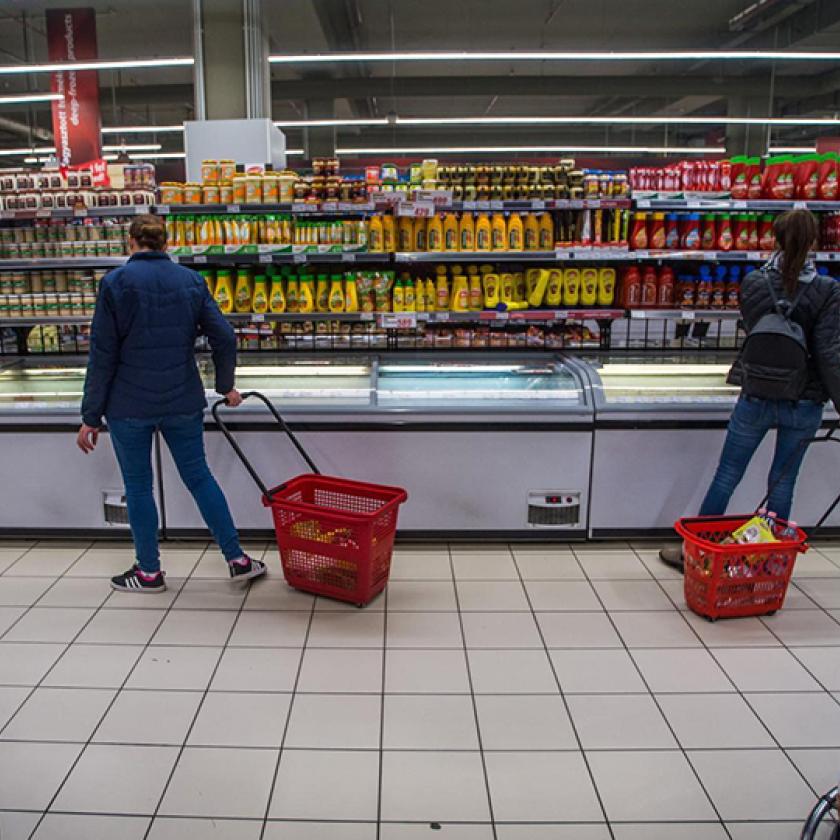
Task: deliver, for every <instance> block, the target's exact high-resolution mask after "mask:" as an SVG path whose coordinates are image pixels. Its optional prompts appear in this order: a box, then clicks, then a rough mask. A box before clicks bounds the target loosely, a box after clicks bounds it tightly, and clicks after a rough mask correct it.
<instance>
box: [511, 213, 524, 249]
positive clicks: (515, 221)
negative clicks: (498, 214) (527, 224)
mask: <svg viewBox="0 0 840 840" xmlns="http://www.w3.org/2000/svg"><path fill="white" fill-rule="evenodd" d="M523 238H524V227H523V224H522V214H521V213H511V214H510V215H509V216H508V222H507V250H508V251H521V250H522V248H523Z"/></svg>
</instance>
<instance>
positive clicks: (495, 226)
mask: <svg viewBox="0 0 840 840" xmlns="http://www.w3.org/2000/svg"><path fill="white" fill-rule="evenodd" d="M490 247H491V249H492V250H493V251H506V250H507V225H506V224H505V217H504V216H503V215H502V214H501V213H494V214H493V218H492V219H491V220H490Z"/></svg>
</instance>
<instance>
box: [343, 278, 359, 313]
mask: <svg viewBox="0 0 840 840" xmlns="http://www.w3.org/2000/svg"><path fill="white" fill-rule="evenodd" d="M344 311H345V312H358V311H359V293H358V289H357V286H356V277H355V275H353V274H352V273H351V272H348V273H347V274H346V275H345V280H344Z"/></svg>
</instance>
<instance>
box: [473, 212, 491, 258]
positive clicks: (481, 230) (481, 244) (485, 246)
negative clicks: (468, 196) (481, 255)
mask: <svg viewBox="0 0 840 840" xmlns="http://www.w3.org/2000/svg"><path fill="white" fill-rule="evenodd" d="M491 248H492V237H491V224H490V217H489V216H488V215H487V214H486V213H479V214H478V216H477V218H476V220H475V250H476V251H489V250H491Z"/></svg>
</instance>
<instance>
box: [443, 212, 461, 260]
mask: <svg viewBox="0 0 840 840" xmlns="http://www.w3.org/2000/svg"><path fill="white" fill-rule="evenodd" d="M459 246H460V240H459V235H458V217H457V216H456V215H455V214H454V213H445V214H444V216H443V250H444V251H457V250H459Z"/></svg>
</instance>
